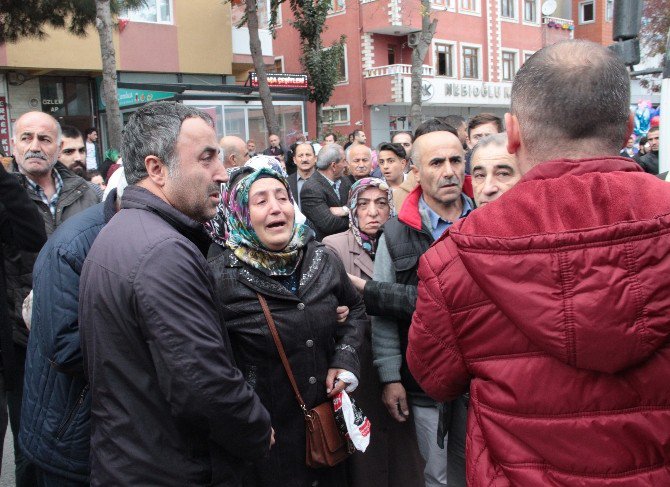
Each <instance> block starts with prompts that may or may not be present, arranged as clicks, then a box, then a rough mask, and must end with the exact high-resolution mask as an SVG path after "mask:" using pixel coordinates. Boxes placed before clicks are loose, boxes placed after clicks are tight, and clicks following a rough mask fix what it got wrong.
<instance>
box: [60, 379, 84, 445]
mask: <svg viewBox="0 0 670 487" xmlns="http://www.w3.org/2000/svg"><path fill="white" fill-rule="evenodd" d="M87 392H88V384H86V385H85V386H84V388H83V389H82V390H81V393H80V394H79V399H77V402H76V403H75V404H74V406H72V408H71V409H70V412H69V413H68V415H67V418H66V419H65V422H64V423H63V425H62V426H61V427H60V428H58V432H57V433H56V439H57V440H60V439H61V436H63V433H65V430H67V427H68V426H70V423H71V422H72V420H73V419H74V414H75V413H76V412H77V411H78V410H79V408H80V407H81V405H82V404H83V403H84V397H86V393H87Z"/></svg>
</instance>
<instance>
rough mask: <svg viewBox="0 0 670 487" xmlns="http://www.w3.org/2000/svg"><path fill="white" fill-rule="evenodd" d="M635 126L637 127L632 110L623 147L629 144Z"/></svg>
mask: <svg viewBox="0 0 670 487" xmlns="http://www.w3.org/2000/svg"><path fill="white" fill-rule="evenodd" d="M633 127H635V117H634V115H633V112H630V113H629V114H628V123H627V124H626V136H625V137H624V138H623V143H622V145H621V149H623V148H624V147H626V146H627V145H628V139H629V138H630V136H631V134H632V133H633Z"/></svg>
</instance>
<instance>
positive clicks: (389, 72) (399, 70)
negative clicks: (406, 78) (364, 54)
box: [363, 64, 435, 78]
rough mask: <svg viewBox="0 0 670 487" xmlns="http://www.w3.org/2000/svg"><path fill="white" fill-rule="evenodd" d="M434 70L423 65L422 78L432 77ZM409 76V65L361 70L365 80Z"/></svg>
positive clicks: (410, 71)
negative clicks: (378, 77)
mask: <svg viewBox="0 0 670 487" xmlns="http://www.w3.org/2000/svg"><path fill="white" fill-rule="evenodd" d="M434 72H435V70H434V69H433V67H432V66H427V65H425V64H424V65H423V67H422V72H421V75H422V76H433V75H434ZM397 74H398V75H411V74H412V65H411V64H389V65H387V66H375V67H374V68H367V69H364V70H363V76H364V77H365V78H376V77H377V76H393V75H397Z"/></svg>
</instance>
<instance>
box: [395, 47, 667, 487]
mask: <svg viewBox="0 0 670 487" xmlns="http://www.w3.org/2000/svg"><path fill="white" fill-rule="evenodd" d="M629 104H630V80H629V73H628V71H627V69H626V66H625V65H624V63H623V62H622V61H621V59H619V58H618V57H617V56H616V55H615V54H614V53H613V52H612V51H610V50H609V49H607V48H605V47H603V46H600V45H598V44H594V43H592V42H588V41H583V40H574V41H564V42H559V43H556V44H552V45H551V46H548V47H545V48H543V49H541V50H540V51H538V52H536V53H535V54H534V55H533V56H532V57H531V58H530V59H528V60H527V61H526V63H525V64H524V65H523V66H522V67H521V69H520V70H519V71H518V72H517V74H516V77H515V78H514V83H513V85H512V94H511V112H510V113H508V114H507V115H506V116H505V126H506V128H507V137H508V140H507V151H508V152H509V154H513V155H516V157H517V158H518V163H519V170H520V172H521V174H522V175H523V176H522V178H521V180H520V182H519V184H517V185H516V186H514V187H513V188H511V189H510V190H509V191H507V192H506V193H505V195H504V196H503V197H501V198H500V199H498V200H497V201H493V202H491V203H488V204H486V205H485V206H483V207H481V208H479V209H478V210H476V211H474V212H473V213H472V214H471V215H470V216H469V217H468V218H467V219H466V220H463V221H461V222H458V223H456V224H454V225H453V227H452V228H451V229H450V231H449V234H448V236H446V237H445V238H444V239H442V240H440V241H439V242H436V243H435V245H433V246H432V247H431V248H430V249H429V250H428V251H427V252H426V253H425V254H424V256H423V257H422V259H421V262H420V265H419V278H420V282H419V288H418V290H419V297H418V300H417V304H416V311H415V313H414V316H413V320H412V325H411V328H410V332H409V345H408V347H407V355H406V357H407V363H408V365H409V368H410V370H411V372H412V374H413V375H414V377H415V378H416V380H417V382H418V383H419V384H420V385H421V387H422V388H423V389H424V390H425V391H426V392H427V393H428V394H429V395H430V396H431V397H433V398H435V399H437V400H440V401H445V400H451V399H453V398H455V397H458V396H459V395H461V394H463V393H464V392H469V394H470V397H471V401H470V408H469V410H468V421H467V452H468V453H469V455H468V457H467V458H466V462H467V467H466V468H467V480H468V485H469V486H472V487H480V486H490V485H519V486H526V485H528V486H530V485H565V486H573V485H584V486H585V485H591V486H595V485H606V484H611V483H618V484H620V485H624V484H626V485H635V486H657V485H670V471H669V470H668V469H667V468H665V464H666V460H667V458H668V436H667V432H668V431H669V430H670V416H669V415H668V414H667V406H668V404H670V391H669V390H668V387H667V383H668V381H670V367H669V366H668V365H669V360H668V357H669V356H670V321H669V320H668V310H670V293H669V292H668V290H669V289H670V254H669V253H668V252H667V249H668V247H669V246H670V218H669V217H668V215H669V214H670V192H669V191H668V189H667V185H666V183H665V182H663V181H660V180H658V179H657V178H655V177H654V176H651V175H649V174H645V173H644V172H643V171H642V170H641V168H640V167H639V166H638V165H637V164H636V163H635V162H634V161H631V160H630V159H626V158H623V157H620V156H619V150H620V149H621V147H622V146H623V145H624V144H625V143H626V141H627V140H628V137H629V135H630V133H631V130H632V127H633V117H632V115H631V114H630V109H629V106H630V105H629ZM475 155H476V154H475ZM510 216H511V218H510Z"/></svg>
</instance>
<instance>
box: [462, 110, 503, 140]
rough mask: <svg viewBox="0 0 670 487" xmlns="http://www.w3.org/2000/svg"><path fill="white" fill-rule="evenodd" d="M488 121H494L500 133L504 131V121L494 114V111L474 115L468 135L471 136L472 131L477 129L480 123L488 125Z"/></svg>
mask: <svg viewBox="0 0 670 487" xmlns="http://www.w3.org/2000/svg"><path fill="white" fill-rule="evenodd" d="M487 123H494V124H495V125H496V128H497V129H498V133H500V132H502V131H503V122H502V119H501V118H500V117H499V116H497V115H494V114H493V113H479V114H477V115H475V116H474V117H472V118H471V119H470V121H469V122H468V137H470V131H471V130H473V129H476V128H477V127H479V126H480V125H486V124H487Z"/></svg>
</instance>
